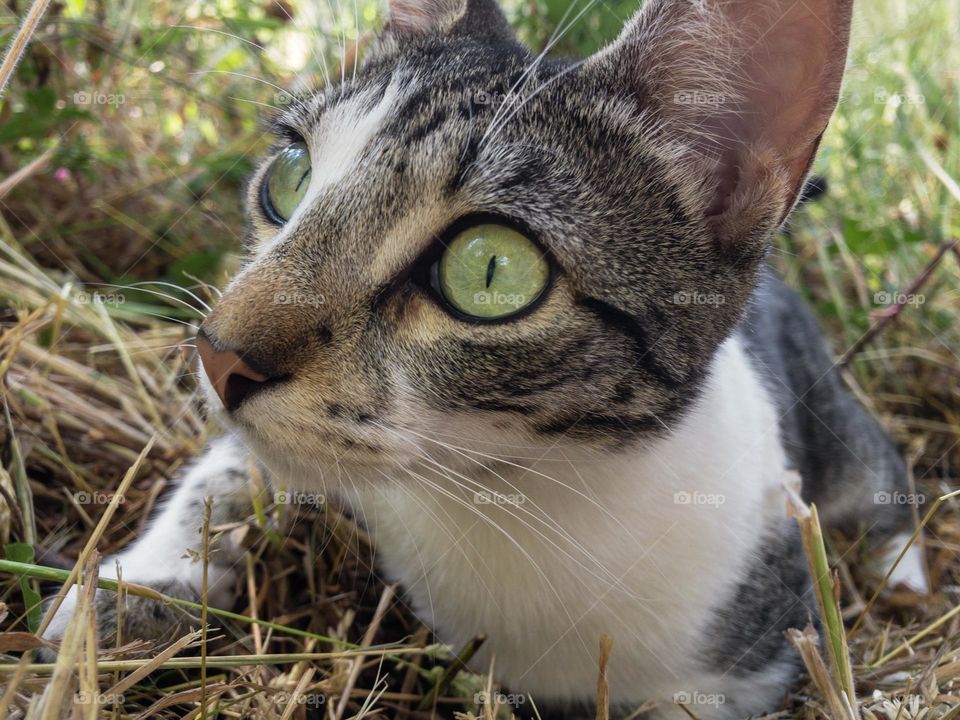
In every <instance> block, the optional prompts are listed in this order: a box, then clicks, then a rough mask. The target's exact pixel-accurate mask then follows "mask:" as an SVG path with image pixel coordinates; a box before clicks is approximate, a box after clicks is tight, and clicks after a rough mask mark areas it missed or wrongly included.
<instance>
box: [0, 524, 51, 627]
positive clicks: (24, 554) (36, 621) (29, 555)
mask: <svg viewBox="0 0 960 720" xmlns="http://www.w3.org/2000/svg"><path fill="white" fill-rule="evenodd" d="M3 550H4V553H5V554H6V556H7V559H8V560H13V561H14V562H20V563H26V564H27V565H32V564H33V561H34V551H33V545H28V544H27V543H8V544H7V545H5V546H4V548H3ZM17 577H18V578H19V579H20V592H21V593H22V594H23V606H24V607H25V608H26V610H27V627H29V628H30V632H32V633H35V632H36V631H37V628H39V627H40V622H41V620H42V619H43V611H42V608H41V606H40V602H41V597H40V593H38V592H37V591H36V589H35V588H34V587H33V583H32V581H31V579H30V578H29V577H28V576H27V575H25V574H22V573H17Z"/></svg>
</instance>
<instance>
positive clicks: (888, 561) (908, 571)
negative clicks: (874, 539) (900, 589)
mask: <svg viewBox="0 0 960 720" xmlns="http://www.w3.org/2000/svg"><path fill="white" fill-rule="evenodd" d="M910 535H911V533H901V534H899V535H896V536H894V537H892V538H890V540H889V541H887V544H886V546H885V547H884V553H883V556H882V557H881V558H880V560H879V563H878V564H879V567H878V569H877V572H878V574H880V575H886V574H887V571H888V570H890V567H891V566H892V565H893V564H894V563H895V562H896V561H897V558H898V557H899V556H900V553H901V552H903V548H904V547H906V545H907V543H909V542H910ZM921 540H922V538H921V537H918V538H917V542H915V543H913V545H911V546H910V547H909V548H907V552H906V553H905V554H904V556H903V559H902V560H901V561H900V564H899V565H897V566H896V567H895V568H894V569H893V572H892V573H890V578H889V580H887V587H888V588H891V589H892V588H895V587H896V586H897V585H903V586H904V587H906V588H908V589H909V590H912V591H913V592H916V593H920V594H922V595H927V594H928V593H929V592H930V584H929V583H928V582H927V571H926V564H925V561H924V557H923V545H922V543H921Z"/></svg>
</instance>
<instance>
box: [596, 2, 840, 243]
mask: <svg viewBox="0 0 960 720" xmlns="http://www.w3.org/2000/svg"><path fill="white" fill-rule="evenodd" d="M852 7H853V0H649V1H648V2H647V3H646V4H645V6H644V7H643V9H642V10H641V11H640V12H639V13H638V15H637V16H636V17H635V18H634V19H633V20H632V21H631V22H630V23H629V24H628V26H627V27H626V28H625V29H624V31H623V33H622V34H621V36H620V38H619V39H618V40H617V41H616V42H615V43H614V44H613V45H611V46H609V47H608V48H606V49H605V50H602V51H601V52H600V53H598V54H597V55H595V56H594V57H593V58H591V59H590V60H589V61H588V62H587V68H592V69H593V71H594V72H597V73H599V74H600V76H601V78H602V81H603V82H604V83H605V84H607V85H615V86H616V87H615V90H616V92H617V93H618V94H622V95H626V96H628V97H630V98H632V99H633V101H634V102H635V103H636V104H637V106H638V108H639V109H640V111H641V112H642V113H643V114H644V115H645V116H646V118H647V120H648V121H649V122H648V126H649V127H653V128H657V129H658V130H656V132H657V133H658V135H657V137H658V138H659V142H660V144H661V146H662V147H664V148H669V149H670V153H671V164H673V165H675V166H676V167H679V168H680V169H681V171H682V172H683V174H684V175H685V176H686V178H687V180H688V184H690V185H693V184H694V183H695V184H696V195H697V202H698V204H699V205H700V208H699V211H701V212H702V213H703V217H704V218H705V220H706V221H707V223H708V225H709V227H710V228H711V230H712V232H713V233H714V235H715V237H716V239H717V241H718V242H720V243H721V244H722V245H724V246H728V247H729V246H735V245H736V243H738V242H740V239H741V238H743V237H744V236H747V235H749V236H755V237H756V236H759V235H763V234H765V233H763V232H758V231H760V230H761V229H770V228H772V227H774V226H776V225H778V224H780V223H781V222H783V220H784V219H785V218H786V216H787V214H788V213H789V211H790V209H791V208H792V207H793V205H794V203H795V202H796V199H797V196H798V195H799V193H800V190H801V188H802V187H803V183H804V179H805V177H806V175H807V172H808V170H809V168H810V164H811V162H812V161H813V158H814V155H815V153H816V150H817V146H818V145H819V143H820V137H821V135H822V134H823V131H824V129H825V128H826V125H827V122H828V120H829V119H830V116H831V114H832V113H833V110H834V108H835V106H836V104H837V99H838V96H839V93H840V83H841V80H842V77H843V69H844V65H845V61H846V53H847V44H848V40H849V34H850V17H851V13H852Z"/></svg>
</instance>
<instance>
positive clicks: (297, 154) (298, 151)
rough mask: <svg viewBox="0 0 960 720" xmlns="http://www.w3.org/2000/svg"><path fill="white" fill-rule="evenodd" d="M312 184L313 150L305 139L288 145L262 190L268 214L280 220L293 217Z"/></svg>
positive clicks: (275, 220)
mask: <svg viewBox="0 0 960 720" xmlns="http://www.w3.org/2000/svg"><path fill="white" fill-rule="evenodd" d="M309 185H310V153H309V152H308V151H307V146H306V145H305V144H304V143H302V142H295V143H293V145H288V146H287V147H285V148H284V149H283V150H281V151H280V154H279V155H277V157H276V159H275V160H274V161H273V163H272V164H271V165H270V169H269V170H267V179H266V182H264V184H263V188H262V191H261V201H262V202H263V209H264V211H265V212H266V214H267V216H268V217H269V218H270V219H271V220H273V221H274V222H276V223H278V224H281V225H282V224H283V223H285V222H286V221H287V220H289V219H290V216H291V215H293V211H294V210H296V209H297V205H299V204H300V201H301V200H303V196H304V195H306V193H307V187H308V186H309Z"/></svg>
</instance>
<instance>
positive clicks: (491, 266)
mask: <svg viewBox="0 0 960 720" xmlns="http://www.w3.org/2000/svg"><path fill="white" fill-rule="evenodd" d="M496 271H497V256H496V255H491V256H490V262H488V263H487V289H488V290H489V289H490V283H492V282H493V274H494V273H495V272H496Z"/></svg>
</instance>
